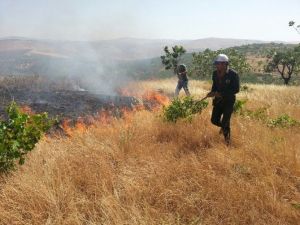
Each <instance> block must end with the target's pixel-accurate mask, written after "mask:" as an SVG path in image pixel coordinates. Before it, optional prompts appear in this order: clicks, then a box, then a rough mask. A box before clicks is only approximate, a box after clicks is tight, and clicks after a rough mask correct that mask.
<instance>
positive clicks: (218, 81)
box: [207, 54, 240, 144]
mask: <svg viewBox="0 0 300 225" xmlns="http://www.w3.org/2000/svg"><path fill="white" fill-rule="evenodd" d="M214 64H215V66H216V71H214V72H213V76H212V80H213V84H212V88H211V92H210V93H208V94H207V97H214V99H213V110H212V116H211V122H212V123H213V124H214V125H216V126H218V127H221V130H220V133H223V135H224V138H225V141H226V143H227V144H229V143H230V117H231V114H232V112H233V105H234V102H235V94H236V93H238V92H239V90H240V82H239V75H238V74H237V73H236V72H235V71H234V70H232V69H229V68H228V64H229V60H228V57H227V56H226V55H224V54H220V55H218V56H217V58H216V60H215V62H214ZM221 117H222V119H221Z"/></svg>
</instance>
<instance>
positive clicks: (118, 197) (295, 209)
mask: <svg viewBox="0 0 300 225" xmlns="http://www.w3.org/2000/svg"><path fill="white" fill-rule="evenodd" d="M174 83H176V81H175V80H156V81H143V82H139V83H134V84H132V85H133V87H135V88H136V89H138V90H141V91H144V90H148V89H150V90H151V89H155V88H157V87H160V88H161V89H162V91H163V92H164V93H166V94H168V93H172V92H173V87H174ZM209 87H210V85H209V84H208V83H205V82H200V81H192V82H191V92H192V93H193V94H194V95H196V96H197V97H198V98H200V97H202V96H203V95H204V94H205V93H206V92H207V91H208V89H209ZM249 88H250V89H249V90H248V91H247V92H241V93H240V94H238V98H239V99H244V98H247V99H248V102H247V104H246V107H247V108H248V109H251V110H258V111H259V109H261V108H263V107H266V108H267V111H265V113H267V116H268V117H269V118H273V119H274V118H277V117H278V116H280V115H282V114H284V113H288V114H289V116H291V117H292V118H295V119H297V120H298V121H300V114H299V112H300V102H299V99H300V92H299V88H298V87H283V86H266V85H249ZM258 111H257V112H258ZM210 112H211V107H209V108H207V109H205V111H204V112H203V113H202V114H200V115H197V116H196V117H195V118H194V120H193V121H192V122H191V123H186V122H183V121H180V122H178V123H176V124H169V123H165V122H163V121H162V119H161V118H160V117H159V116H158V115H159V114H160V111H153V112H149V111H144V110H142V111H137V112H135V113H128V114H127V116H126V117H125V118H124V119H123V120H110V119H109V118H106V117H105V118H103V119H102V120H99V121H98V122H95V124H94V126H90V127H88V128H85V127H84V128H82V127H81V129H79V128H78V129H75V130H73V131H72V133H71V134H70V135H71V136H70V137H68V138H65V137H44V139H43V140H42V141H41V142H40V143H39V144H38V146H37V147H36V148H35V149H34V150H33V151H32V152H31V153H30V155H29V156H28V159H26V163H25V165H23V166H20V167H19V168H17V170H16V171H15V172H13V173H12V174H11V175H9V176H8V177H2V178H1V181H0V187H1V188H0V198H1V201H0V218H1V221H0V224H20V225H21V224H32V225H37V224H57V225H62V224H65V225H66V224H70V225H71V224H72V225H73V224H116V225H117V224H133V225H134V224H139V225H140V224H166V225H168V224H170V225H171V224H181V225H192V224H202V225H208V224H223V225H227V224H240V225H246V224H264V225H265V224H270V225H271V224H272V225H296V224H299V219H300V211H299V207H300V179H299V177H300V158H299V155H300V151H299V150H300V148H299V139H300V130H299V127H286V128H284V127H280V126H278V127H269V126H268V125H267V124H266V123H265V121H264V120H261V119H259V118H260V117H259V115H260V114H257V115H258V116H257V117H243V116H241V115H238V114H234V116H233V119H232V135H233V136H232V138H233V143H232V146H230V147H227V146H226V145H225V144H224V141H223V138H222V137H221V136H219V134H218V129H217V128H215V127H213V126H212V125H211V123H210Z"/></svg>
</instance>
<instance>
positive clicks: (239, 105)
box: [233, 99, 247, 114]
mask: <svg viewBox="0 0 300 225" xmlns="http://www.w3.org/2000/svg"><path fill="white" fill-rule="evenodd" d="M246 102H247V99H244V100H236V101H235V103H234V105H233V112H234V113H238V114H240V113H241V112H242V110H243V108H244V106H245V104H246Z"/></svg>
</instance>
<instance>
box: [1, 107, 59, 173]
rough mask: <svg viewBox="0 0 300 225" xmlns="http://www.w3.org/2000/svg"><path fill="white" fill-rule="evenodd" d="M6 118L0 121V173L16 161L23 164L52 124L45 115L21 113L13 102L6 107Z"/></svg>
mask: <svg viewBox="0 0 300 225" xmlns="http://www.w3.org/2000/svg"><path fill="white" fill-rule="evenodd" d="M7 117H8V118H7V119H6V120H3V121H0V172H8V171H9V170H11V169H13V168H14V167H15V161H16V160H18V161H19V164H23V163H24V160H25V155H26V154H27V153H28V152H29V151H31V150H32V149H33V148H34V146H35V144H36V143H37V142H38V141H39V140H40V138H41V137H42V135H43V133H44V132H46V131H47V130H49V129H50V127H51V126H52V125H53V123H54V120H50V119H48V115H47V114H46V113H43V114H35V115H28V114H26V113H22V112H21V111H20V109H19V108H18V106H17V105H16V103H15V102H12V104H11V105H10V106H9V107H8V109H7Z"/></svg>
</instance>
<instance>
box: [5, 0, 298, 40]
mask: <svg viewBox="0 0 300 225" xmlns="http://www.w3.org/2000/svg"><path fill="white" fill-rule="evenodd" d="M290 20H294V21H295V22H296V23H297V24H300V0H248V1H242V0H239V1H238V0H181V1H179V0H98V1H97V0H0V37H9V36H19V37H27V38H37V39H55V40H76V41H77V40H78V41H87V40H88V41H95V40H105V39H117V38H124V37H131V38H146V39H178V40H182V39H200V38H207V37H218V38H238V39H255V40H264V41H293V42H294V41H295V42H296V41H298V42H299V40H300V34H298V33H297V32H296V31H295V30H293V29H292V28H291V27H289V26H288V22H289V21H290Z"/></svg>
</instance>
